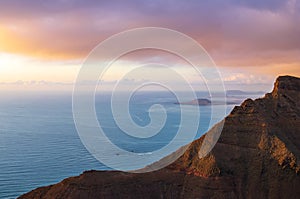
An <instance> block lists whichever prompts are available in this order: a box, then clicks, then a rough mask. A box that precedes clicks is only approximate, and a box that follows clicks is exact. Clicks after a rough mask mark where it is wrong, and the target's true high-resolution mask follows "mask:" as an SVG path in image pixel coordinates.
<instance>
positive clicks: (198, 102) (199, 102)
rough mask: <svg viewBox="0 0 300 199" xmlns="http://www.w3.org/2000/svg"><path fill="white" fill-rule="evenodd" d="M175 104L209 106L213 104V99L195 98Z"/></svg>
mask: <svg viewBox="0 0 300 199" xmlns="http://www.w3.org/2000/svg"><path fill="white" fill-rule="evenodd" d="M175 104H183V105H199V106H209V105H211V101H210V100H209V99H201V98H200V99H194V100H192V101H189V102H176V103H175Z"/></svg>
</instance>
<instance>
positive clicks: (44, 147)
mask: <svg viewBox="0 0 300 199" xmlns="http://www.w3.org/2000/svg"><path fill="white" fill-rule="evenodd" d="M206 95H207V94H205V93H199V97H206ZM109 102H110V97H109V95H105V94H101V95H97V97H96V110H97V115H98V118H99V121H100V124H101V126H102V127H103V129H104V130H105V132H106V133H107V136H108V137H109V139H110V140H111V141H112V142H114V143H115V144H116V145H118V146H119V147H121V148H123V149H125V150H129V151H133V152H136V153H144V152H151V151H153V150H156V149H159V148H160V147H162V146H164V145H166V144H167V143H168V142H169V141H170V140H171V139H172V138H173V137H174V135H175V134H176V132H177V129H178V125H179V124H180V106H179V105H176V104H174V102H176V98H175V97H174V96H173V95H172V94H170V93H166V92H151V93H150V92H144V93H140V94H136V95H135V96H134V97H133V98H132V100H131V104H130V113H131V115H132V118H133V120H134V121H135V122H136V123H137V124H139V125H146V124H148V123H149V121H150V118H149V112H148V109H149V107H150V106H151V105H153V104H155V103H160V104H161V105H163V106H164V107H165V108H166V110H167V114H168V117H167V123H166V125H165V126H164V127H163V129H162V130H161V132H160V133H159V134H158V135H157V136H154V137H152V138H151V139H148V140H144V141H142V142H141V141H140V140H136V139H134V138H132V137H130V136H128V135H126V134H124V133H122V131H121V130H120V129H119V128H118V127H117V126H116V124H115V122H114V120H113V117H112V114H111V112H110V106H109ZM222 106H223V105H219V108H220V109H221V108H222ZM183 108H186V109H189V111H191V112H192V111H193V109H194V108H195V107H193V106H188V105H185V106H183ZM226 108H227V112H230V110H231V109H232V108H233V105H227V106H226ZM210 116H211V110H210V107H209V106H207V107H201V118H200V119H201V121H200V127H199V129H198V132H197V136H196V137H195V139H196V138H198V137H200V136H201V135H202V134H203V133H204V132H206V131H207V130H208V128H209V120H210ZM212 119H213V123H216V122H217V121H219V120H221V119H222V115H220V116H215V117H214V118H212ZM120 164H121V163H120ZM90 169H97V170H104V169H109V168H108V167H106V166H105V165H103V164H101V163H100V162H99V161H97V160H96V159H95V158H94V157H93V156H92V155H90V153H89V152H88V151H87V150H86V149H85V147H84V146H83V144H82V143H81V141H80V139H79V136H78V134H77V132H76V129H75V125H74V121H73V117H72V96H71V94H51V93H47V94H45V93H42V94H38V93H27V94H24V93H23V94H16V93H14V94H5V93H2V94H1V99H0V198H16V197H17V196H19V195H21V194H23V193H25V192H28V191H30V190H32V189H34V188H37V187H40V186H45V185H49V184H53V183H57V182H59V181H61V180H62V179H64V178H66V177H69V176H75V175H79V174H80V173H82V172H83V171H85V170H90Z"/></svg>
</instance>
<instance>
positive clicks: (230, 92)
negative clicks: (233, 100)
mask: <svg viewBox="0 0 300 199" xmlns="http://www.w3.org/2000/svg"><path fill="white" fill-rule="evenodd" d="M263 94H264V92H263V91H241V90H227V91H226V95H227V96H229V95H263Z"/></svg>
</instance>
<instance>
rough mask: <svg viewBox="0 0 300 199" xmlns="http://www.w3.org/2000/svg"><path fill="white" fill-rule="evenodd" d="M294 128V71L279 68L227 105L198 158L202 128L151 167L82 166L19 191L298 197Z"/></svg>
mask: <svg viewBox="0 0 300 199" xmlns="http://www.w3.org/2000/svg"><path fill="white" fill-rule="evenodd" d="M299 129H300V79H299V78H296V77H291V76H281V77H278V78H277V80H276V82H275V84H274V89H273V91H272V92H271V93H268V94H266V95H265V96H264V97H263V98H260V99H256V100H251V99H247V100H246V101H244V102H243V103H242V104H241V106H236V107H235V108H234V109H233V111H232V112H231V113H230V115H229V116H227V117H226V118H225V119H224V128H223V131H222V134H221V136H220V139H219V140H218V142H217V143H216V145H215V147H214V148H213V150H212V151H211V152H210V153H209V154H208V155H207V156H206V157H204V158H201V159H200V158H199V156H198V151H199V149H200V147H201V144H202V141H203V139H204V136H206V135H207V134H206V135H204V136H202V137H201V138H200V139H198V140H195V141H194V142H193V143H192V144H191V145H190V146H189V148H188V149H187V151H186V152H185V153H184V154H183V155H182V156H181V157H180V158H179V159H178V160H176V161H175V162H174V163H173V164H171V165H169V166H168V167H166V168H164V169H161V170H159V171H155V172H150V173H140V174H134V173H124V172H118V171H88V172H84V173H83V174H81V175H80V176H78V177H71V178H68V179H65V180H63V181H62V182H60V183H58V184H55V185H51V186H47V187H42V188H38V189H35V190H33V191H31V192H29V193H27V194H25V195H22V196H21V197H20V198H289V199H291V198H299V195H300V132H299ZM209 133H210V132H208V134H209ZM171 155H172V154H171ZM166 158H168V157H166ZM155 164H159V162H158V163H155Z"/></svg>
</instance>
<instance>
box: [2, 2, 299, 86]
mask: <svg viewBox="0 0 300 199" xmlns="http://www.w3.org/2000/svg"><path fill="white" fill-rule="evenodd" d="M299 24H300V1H299V0H286V1H285V0H265V1H261V0H228V1H223V0H212V1H196V0H187V1H182V0H177V1H172V0H165V1H162V0H143V1H142V0H134V1H122V0H119V1H114V0H112V1H84V0H52V1H46V0H45V1H36V0H27V1H21V0H20V1H17V0H3V1H0V88H1V89H8V88H13V89H15V88H18V87H22V88H23V87H29V88H35V87H39V86H45V85H48V86H49V85H53V88H57V89H59V87H63V86H71V85H72V83H73V82H74V81H75V79H76V76H77V73H78V71H79V68H80V66H81V63H82V62H83V61H84V59H85V58H86V56H87V55H88V54H89V52H90V51H91V50H92V49H93V48H94V47H95V46H96V45H98V44H99V43H100V42H101V41H103V40H104V39H106V38H108V37H110V36H111V35H113V34H116V33H119V32H122V31H125V30H129V29H132V28H141V27H149V26H152V27H164V28H170V29H174V30H177V31H180V32H182V33H184V34H186V35H188V36H190V37H192V38H193V39H195V40H196V41H198V42H199V44H201V45H202V46H203V47H204V48H205V49H206V50H207V52H208V53H209V54H210V55H211V57H212V58H213V60H214V61H215V63H216V65H217V66H218V67H219V69H220V71H221V75H222V76H223V78H224V82H225V85H226V88H227V89H242V90H262V91H268V90H269V89H270V88H271V86H272V84H273V81H274V78H275V77H276V76H278V75H283V74H289V75H295V76H300V36H299V35H300V25H299ZM174 42H176V41H174ZM130 61H131V60H130V59H128V60H127V61H126V62H121V63H119V66H118V67H119V68H121V67H126V65H127V64H129V65H130ZM118 67H117V69H115V72H116V73H117V72H118V71H117V70H118ZM176 67H184V66H176ZM182 70H184V69H182ZM117 78H118V76H117V75H116V76H114V75H111V76H108V77H107V79H106V80H107V81H115V80H117Z"/></svg>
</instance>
